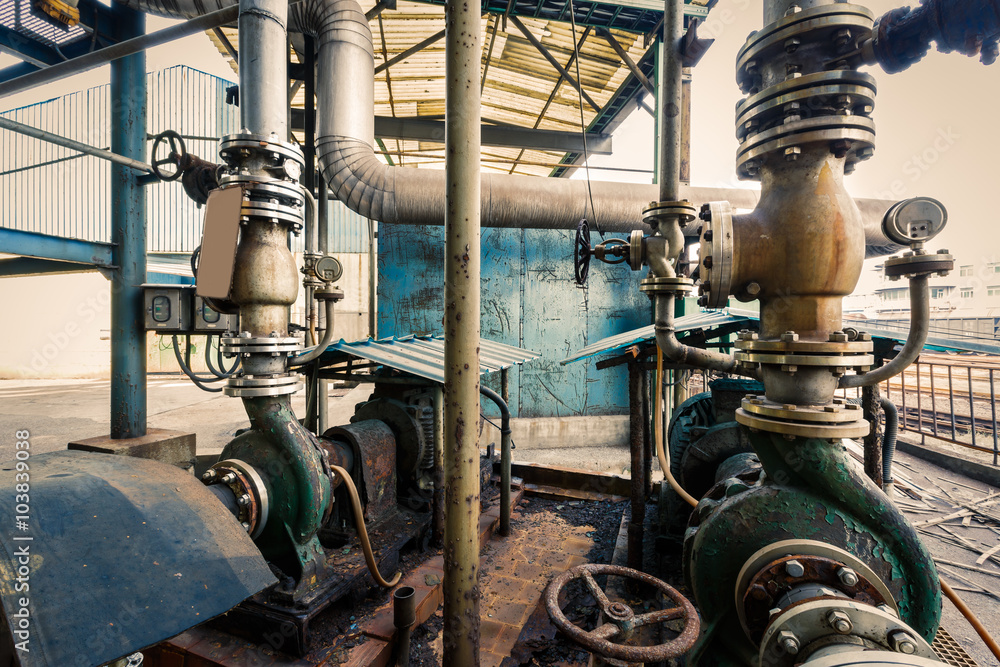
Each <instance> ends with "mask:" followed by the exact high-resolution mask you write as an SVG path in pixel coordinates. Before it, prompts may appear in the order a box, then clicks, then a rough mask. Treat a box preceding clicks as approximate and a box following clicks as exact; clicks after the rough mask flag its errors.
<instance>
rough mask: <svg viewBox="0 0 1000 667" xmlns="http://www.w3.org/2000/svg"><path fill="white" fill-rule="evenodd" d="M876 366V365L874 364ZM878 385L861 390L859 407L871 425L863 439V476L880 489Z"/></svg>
mask: <svg viewBox="0 0 1000 667" xmlns="http://www.w3.org/2000/svg"><path fill="white" fill-rule="evenodd" d="M876 365H877V364H876ZM879 393H880V392H879V385H877V384H872V385H867V386H864V387H862V388H861V407H862V409H863V411H864V418H865V420H866V421H867V422H868V423H869V424H871V431H869V432H868V435H866V436H865V438H864V463H865V474H866V475H868V477H869V478H870V479H871V480H872V481H873V482H875V485H876V486H878V487H879V488H881V487H882V438H883V431H882V429H881V427H880V425H881V412H882V408H881V407H880V400H881V398H880V396H879Z"/></svg>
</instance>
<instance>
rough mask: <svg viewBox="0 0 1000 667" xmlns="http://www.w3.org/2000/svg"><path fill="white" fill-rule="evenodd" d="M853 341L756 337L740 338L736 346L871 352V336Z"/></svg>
mask: <svg viewBox="0 0 1000 667" xmlns="http://www.w3.org/2000/svg"><path fill="white" fill-rule="evenodd" d="M860 335H863V336H864V337H865V339H864V340H862V339H860V338H859V340H855V341H818V340H760V339H757V338H749V337H746V338H740V339H739V341H738V342H737V343H736V347H737V348H739V349H741V350H746V351H747V352H778V353H783V352H787V353H796V352H799V353H802V354H865V353H868V352H871V351H872V349H873V344H872V341H871V336H870V335H868V334H860Z"/></svg>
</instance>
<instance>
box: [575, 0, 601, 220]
mask: <svg viewBox="0 0 1000 667" xmlns="http://www.w3.org/2000/svg"><path fill="white" fill-rule="evenodd" d="M569 22H570V26H572V28H573V54H574V58H573V60H574V62H575V63H576V85H577V89H576V92H577V99H578V100H579V102H580V134H582V135H583V169H584V171H585V172H586V173H587V195H588V196H589V197H590V212H591V213H593V214H594V229H596V230H597V233H598V234H600V235H601V238H602V239H603V238H604V231H603V230H602V229H601V221H600V220H598V219H597V208H596V207H595V206H594V191H593V190H592V189H591V187H590V151H589V150H588V148H587V124H586V121H585V120H584V117H583V80H582V79H581V78H580V43H579V42H577V41H576V7H574V6H573V0H569Z"/></svg>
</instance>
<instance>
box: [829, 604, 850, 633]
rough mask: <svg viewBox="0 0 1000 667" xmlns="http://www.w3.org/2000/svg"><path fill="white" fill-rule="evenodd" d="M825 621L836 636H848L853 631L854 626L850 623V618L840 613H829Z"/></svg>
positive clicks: (835, 611) (834, 611)
mask: <svg viewBox="0 0 1000 667" xmlns="http://www.w3.org/2000/svg"><path fill="white" fill-rule="evenodd" d="M826 620H827V622H828V623H829V624H830V627H831V628H833V629H834V630H835V631H836V632H837V634H841V635H846V634H850V632H851V630H853V629H854V624H853V623H851V617H850V616H848V615H847V614H845V613H844V612H842V611H837V610H833V611H831V612H830V613H829V614H827V615H826Z"/></svg>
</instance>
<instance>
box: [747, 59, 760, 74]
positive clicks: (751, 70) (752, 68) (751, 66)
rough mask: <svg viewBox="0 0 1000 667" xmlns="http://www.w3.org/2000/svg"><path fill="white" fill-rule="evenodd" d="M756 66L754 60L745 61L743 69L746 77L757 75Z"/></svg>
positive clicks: (756, 63)
mask: <svg viewBox="0 0 1000 667" xmlns="http://www.w3.org/2000/svg"><path fill="white" fill-rule="evenodd" d="M758 64H759V63H758V62H757V61H756V60H748V61H747V64H746V67H744V69H745V70H746V73H747V76H756V75H757V71H758V70H757V65H758Z"/></svg>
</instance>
